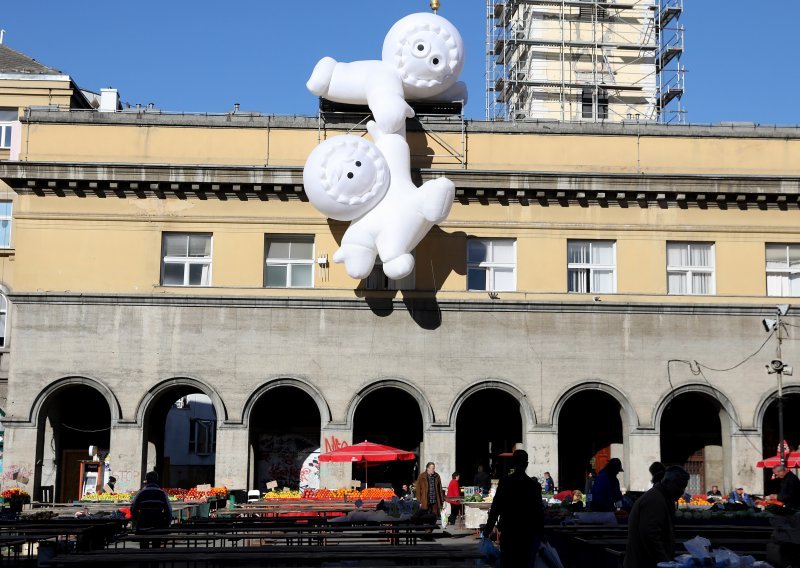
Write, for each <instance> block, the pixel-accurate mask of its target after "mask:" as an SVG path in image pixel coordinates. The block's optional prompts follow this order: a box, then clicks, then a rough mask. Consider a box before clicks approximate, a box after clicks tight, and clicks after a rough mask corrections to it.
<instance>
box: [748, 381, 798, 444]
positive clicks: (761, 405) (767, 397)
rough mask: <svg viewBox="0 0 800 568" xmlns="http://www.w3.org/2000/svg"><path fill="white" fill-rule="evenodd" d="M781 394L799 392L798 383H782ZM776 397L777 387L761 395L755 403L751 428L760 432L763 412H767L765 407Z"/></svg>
mask: <svg viewBox="0 0 800 568" xmlns="http://www.w3.org/2000/svg"><path fill="white" fill-rule="evenodd" d="M783 394H784V395H787V394H800V385H784V387H783ZM777 399H778V389H777V388H774V389H772V390H769V391H767V392H766V393H765V394H764V395H763V396H762V397H761V400H759V401H758V404H757V405H756V411H755V414H754V415H753V428H754V429H755V430H756V431H757V432H758V433H761V430H762V428H763V424H764V414H766V412H767V408H769V405H770V404H772V403H773V402H775V401H776V400H777Z"/></svg>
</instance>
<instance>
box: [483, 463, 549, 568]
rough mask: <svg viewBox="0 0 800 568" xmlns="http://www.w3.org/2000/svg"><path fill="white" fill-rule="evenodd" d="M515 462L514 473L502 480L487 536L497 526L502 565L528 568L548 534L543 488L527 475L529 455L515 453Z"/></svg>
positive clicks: (493, 503)
mask: <svg viewBox="0 0 800 568" xmlns="http://www.w3.org/2000/svg"><path fill="white" fill-rule="evenodd" d="M511 463H512V467H513V468H514V472H513V473H512V474H511V475H509V476H506V477H504V478H503V479H501V480H500V483H499V484H498V486H497V491H496V492H495V494H494V500H493V501H492V508H491V509H490V510H489V518H488V520H487V521H486V527H485V528H484V532H483V534H484V536H487V537H488V536H489V535H490V534H491V533H492V530H494V526H495V524H497V528H498V530H499V531H500V559H501V563H502V565H503V566H511V567H515V566H524V567H526V568H527V567H528V566H530V565H531V559H532V558H533V555H534V554H535V553H536V551H537V550H538V549H539V543H540V542H541V540H542V535H543V533H544V508H543V506H542V486H541V485H539V482H538V481H536V480H535V479H532V478H530V477H528V475H527V474H526V473H525V468H527V467H528V452H526V451H524V450H514V454H513V455H512V457H511ZM498 517H499V518H500V522H499V523H498V522H497V519H498Z"/></svg>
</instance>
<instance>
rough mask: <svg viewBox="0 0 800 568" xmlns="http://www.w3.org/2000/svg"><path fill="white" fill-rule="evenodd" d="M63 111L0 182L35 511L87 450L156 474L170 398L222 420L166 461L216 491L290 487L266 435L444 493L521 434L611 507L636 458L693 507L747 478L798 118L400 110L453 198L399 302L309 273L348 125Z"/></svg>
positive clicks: (760, 412) (788, 213) (339, 230)
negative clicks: (609, 488)
mask: <svg viewBox="0 0 800 568" xmlns="http://www.w3.org/2000/svg"><path fill="white" fill-rule="evenodd" d="M0 83H2V81H0ZM0 93H5V91H0ZM65 97H66V95H65ZM0 100H5V99H0ZM67 100H68V97H66V98H65V99H64V101H67ZM8 104H9V105H10V103H8ZM5 105H6V103H5V102H2V104H0V106H5ZM69 107H70V105H69V104H68V103H66V102H64V104H62V105H61V107H60V108H56V107H51V108H47V109H41V108H31V109H28V110H26V111H25V112H23V113H22V115H21V120H20V122H19V129H20V130H19V141H20V142H19V146H18V149H15V151H14V153H13V155H12V154H11V153H10V154H9V156H8V157H9V158H10V159H8V160H6V161H3V162H2V163H0V180H2V182H3V183H4V184H6V186H7V188H8V189H7V192H8V195H13V200H14V204H13V220H12V223H13V230H12V233H11V242H13V247H10V250H9V252H8V253H7V255H6V257H5V260H4V263H5V264H4V266H5V268H4V269H3V275H2V280H3V281H2V284H3V286H4V287H5V288H4V291H5V293H6V297H7V299H8V302H9V308H8V313H9V318H10V326H9V329H8V338H9V341H8V346H9V353H10V360H11V364H10V367H9V375H8V396H7V401H6V405H5V407H4V410H5V412H6V415H7V416H6V418H5V420H4V424H5V428H6V445H5V465H4V467H5V468H6V470H7V471H10V470H17V471H22V472H24V473H26V475H25V477H27V478H29V480H30V481H29V485H30V490H31V491H33V492H34V495H36V493H37V492H39V491H40V490H41V489H42V488H43V487H49V486H53V487H54V488H55V492H56V495H58V496H59V497H60V498H67V497H68V496H69V494H70V493H69V492H70V489H69V487H70V483H71V480H70V475H71V474H70V473H69V471H68V470H67V464H69V463H74V461H75V460H76V459H77V456H78V453H79V452H82V453H83V454H85V449H84V448H83V446H84V445H86V446H88V445H98V446H100V447H101V448H104V449H107V450H108V452H109V458H108V460H109V464H110V467H111V471H112V472H113V473H114V474H115V476H116V477H117V479H118V483H119V484H120V487H121V488H122V489H126V488H137V487H138V486H139V483H140V481H141V479H142V477H143V474H144V472H145V470H146V469H149V468H151V467H156V468H158V469H163V468H165V467H166V464H165V460H164V452H163V440H164V435H165V432H164V420H165V415H166V412H167V411H168V409H169V408H170V407H171V406H172V405H173V404H174V403H175V401H176V400H179V399H181V398H182V397H185V396H186V395H188V394H192V393H202V394H205V395H207V396H208V397H209V399H210V400H211V404H212V405H213V408H214V412H215V415H216V422H215V423H214V425H213V432H211V433H209V432H208V431H206V429H194V430H192V432H193V433H192V434H191V436H193V437H194V438H191V439H192V440H193V441H191V442H190V445H191V444H193V445H191V447H192V448H194V449H195V451H199V450H198V448H200V447H201V446H202V447H203V448H204V451H206V452H207V453H213V454H215V468H216V469H215V479H214V480H208V481H209V482H213V483H216V484H218V485H222V484H225V485H227V486H229V487H231V488H247V489H249V488H263V485H264V483H265V482H266V481H270V480H272V479H281V480H284V479H288V480H290V481H289V482H291V480H292V479H295V478H297V476H301V477H302V475H304V474H303V473H302V471H303V469H304V467H305V464H303V466H302V467H301V466H299V465H297V464H295V465H294V466H290V467H289V466H287V467H288V469H289V470H291V471H288V473H287V472H286V471H279V472H276V471H275V470H274V468H273V469H270V467H271V466H270V465H269V464H271V463H272V461H271V459H272V458H271V456H272V454H273V453H276V452H278V451H283V450H278V449H277V445H276V442H275V440H276V439H278V438H281V440H282V442H281V443H284V442H285V445H286V444H289V442H288V441H287V438H288V437H294V438H296V439H304V440H310V444H311V446H316V447H319V448H320V449H321V450H322V451H325V450H326V449H331V448H334V447H337V446H338V445H341V444H349V443H353V442H357V441H360V439H361V438H365V437H368V438H369V439H370V440H374V441H382V442H386V443H390V444H391V445H395V446H399V447H404V448H407V449H414V450H415V451H417V452H418V453H419V460H420V461H421V463H423V464H424V463H425V462H427V461H435V462H436V463H437V467H438V469H439V471H442V472H443V474H444V475H449V474H450V473H451V472H452V471H455V470H459V471H460V472H462V479H463V478H465V476H467V477H466V479H469V478H471V475H472V472H473V471H474V469H475V468H476V467H477V465H479V464H481V465H485V466H488V467H490V468H492V470H493V472H494V473H497V474H499V473H502V469H503V467H504V462H503V458H502V457H500V456H499V454H500V453H504V452H506V451H508V450H511V449H513V448H514V447H515V446H519V445H521V446H522V447H525V448H527V449H528V451H529V452H530V453H531V467H530V468H529V471H530V472H531V473H533V474H540V473H541V472H543V471H545V470H547V471H549V472H551V473H552V474H553V476H554V477H555V478H556V480H557V482H559V485H561V487H563V488H582V485H580V484H581V483H582V482H583V476H584V475H585V472H586V470H587V469H590V468H593V467H594V468H597V467H601V466H602V464H603V463H605V461H606V460H607V459H608V458H609V457H620V458H621V459H622V460H623V463H624V466H625V473H624V476H625V479H624V483H623V485H625V486H627V487H629V488H632V489H643V488H645V487H646V486H647V483H648V481H649V478H648V472H647V467H648V466H649V464H650V463H651V462H652V461H655V460H658V459H661V460H662V461H664V462H665V463H666V462H669V463H681V464H684V465H686V466H687V467H688V468H689V469H690V471H691V473H692V476H693V481H692V483H693V484H694V489H695V490H696V491H698V492H699V491H701V490H702V491H704V490H705V486H710V485H711V484H716V485H719V486H721V487H725V488H728V489H732V488H733V487H734V486H741V485H743V486H745V487H748V488H749V489H750V490H751V491H752V492H755V493H758V492H759V491H762V490H764V489H765V487H764V478H763V476H762V475H761V472H760V471H759V470H757V469H756V468H755V463H756V461H757V460H758V459H760V458H761V457H762V455H763V454H764V453H765V452H766V453H769V454H772V453H774V451H772V450H773V449H774V444H775V443H776V440H777V432H776V418H775V416H776V411H775V399H776V391H777V383H776V376H775V375H768V374H767V373H766V372H765V370H764V365H765V363H767V362H769V361H770V360H771V359H774V358H775V355H774V349H775V343H776V332H775V331H773V332H772V334H771V335H769V334H767V333H764V331H763V330H762V326H761V323H760V320H761V319H762V318H763V317H767V316H769V317H771V315H772V314H773V313H774V312H775V305H776V304H786V303H788V304H791V303H792V300H793V298H794V297H795V296H798V295H800V288H796V278H797V276H796V275H797V270H798V267H797V263H798V260H797V259H798V258H800V231H798V227H799V226H800V207H799V206H798V197H800V129H797V128H782V129H780V128H778V129H776V128H762V127H754V128H743V127H708V126H704V127H695V126H669V127H667V126H659V125H652V124H648V125H645V124H571V123H542V124H518V125H515V124H510V123H494V122H480V121H467V122H466V123H462V122H461V121H460V120H458V119H455V118H449V119H447V120H443V119H442V117H430V116H428V117H425V116H423V117H421V118H420V119H419V120H418V121H414V122H412V123H410V124H409V128H410V130H411V132H410V133H409V141H410V144H411V147H412V159H413V162H414V166H415V176H416V177H417V180H418V182H423V181H426V180H428V179H433V178H435V177H438V176H441V175H445V176H447V177H449V178H450V179H452V180H453V181H454V182H455V184H456V188H457V195H456V201H455V203H454V205H453V208H452V212H451V214H450V216H449V218H448V220H447V221H446V222H444V223H442V224H441V225H440V226H439V227H437V228H435V229H434V230H433V231H431V233H430V234H429V235H428V236H427V237H426V238H425V239H424V240H423V241H422V243H421V244H420V246H419V247H418V248H417V250H416V252H415V256H416V268H415V271H414V274H413V275H412V276H411V277H409V278H408V279H405V280H404V281H403V282H400V283H395V282H392V281H387V280H386V279H385V278H383V277H382V275H381V273H379V272H375V273H374V274H373V275H372V276H371V277H370V278H369V279H367V280H365V281H354V280H352V279H350V278H349V277H348V276H347V275H346V273H345V271H344V268H343V266H342V265H338V264H335V263H332V256H333V254H334V252H335V251H336V249H337V248H338V244H337V243H338V241H339V240H340V239H341V236H342V234H343V232H344V230H345V228H346V225H345V224H343V223H339V222H332V221H329V220H328V219H326V218H324V217H322V216H321V215H320V214H319V213H318V212H317V211H316V210H315V209H314V208H313V207H312V206H311V204H310V203H308V201H307V199H306V198H305V194H304V191H303V185H302V167H303V164H304V162H305V159H306V157H307V156H308V154H309V153H310V151H311V150H312V149H313V148H314V147H315V146H316V145H317V144H318V143H319V142H320V141H321V140H323V139H326V138H330V137H333V136H337V135H340V134H343V133H346V132H350V131H353V129H355V130H354V131H355V132H357V133H360V134H363V135H366V133H364V132H363V130H362V129H361V127H359V126H357V125H356V124H355V122H357V121H353V123H351V122H349V121H347V120H344V121H341V120H340V121H334V120H328V119H326V118H325V117H324V116H322V117H321V118H318V117H276V116H266V115H264V116H262V115H253V114H238V113H232V114H227V115H220V116H195V115H177V114H162V113H159V112H154V111H151V110H148V109H133V110H126V111H119V110H117V111H114V112H100V111H93V110H77V109H75V108H69ZM9 152H11V151H10V150H9ZM11 192H13V194H12V193H11ZM792 314H793V312H792V311H790V312H789V315H788V316H787V317H788V318H789V319H787V321H789V322H791V316H792ZM782 333H783V334H784V336H786V335H787V330H784V331H782ZM788 335H789V336H791V335H792V332H791V328H788ZM796 353H797V350H796V348H795V347H794V344H793V342H791V341H786V342H784V345H783V355H782V357H783V359H785V360H786V362H787V363H789V364H791V363H792V359H793V357H794V356H795V355H796ZM784 381H785V385H784V386H785V394H786V397H785V399H786V400H785V402H786V404H787V405H794V406H791V408H795V407H796V405H797V403H798V400H797V399H795V397H796V396H798V394H799V393H800V388H798V383H797V381H796V380H795V379H794V378H793V377H791V376H786V377H784ZM789 414H791V412H788V411H787V415H789ZM786 427H787V429H786V436H785V437H786V438H787V439H789V441H790V443H792V444H797V443H798V442H800V439H797V436H798V435H800V432H798V431H797V427H798V425H796V424H795V422H794V419H793V418H788V419H787V422H786ZM203 428H205V426H204V427H203ZM201 435H202V436H201ZM201 437H202V440H201ZM201 442H202V443H201ZM292 443H295V442H292ZM297 444H299V442H297V443H296V444H295V445H296V446H297ZM282 447H283V446H282ZM293 447H294V446H293ZM286 451H294V450H286ZM295 453H302V452H301V451H300V450H297V451H296V452H295ZM293 459H294V457H293V458H292V460H293ZM292 460H289V461H292ZM300 461H302V460H300ZM276 467H277V466H276ZM293 467H294V468H295V469H296V470H297V471H295V470H294V469H292V468H293ZM358 475H360V473H359V471H358V470H353V471H351V470H350V469H349V466H348V467H344V466H341V465H335V464H333V465H332V464H323V465H322V469H321V470H320V472H319V476H320V479H321V483H322V484H323V485H327V486H329V487H332V486H339V485H344V484H347V483H349V480H350V479H352V478H353V476H358ZM372 475H373V474H372V472H370V477H371V478H372ZM381 475H382V476H383V477H382V478H381ZM412 475H413V472H412V471H411V470H408V471H407V470H405V469H391V468H390V469H387V470H386V471H384V472H382V473H379V474H378V478H377V479H381V480H383V481H387V482H392V483H396V482H398V481H399V480H401V479H407V480H410V478H411V476H412ZM293 476H294V477H293ZM298 479H299V478H298ZM466 484H469V483H466Z"/></svg>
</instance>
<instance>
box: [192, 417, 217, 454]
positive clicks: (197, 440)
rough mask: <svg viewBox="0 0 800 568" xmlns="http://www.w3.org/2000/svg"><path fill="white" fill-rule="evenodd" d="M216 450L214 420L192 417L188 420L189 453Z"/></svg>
mask: <svg viewBox="0 0 800 568" xmlns="http://www.w3.org/2000/svg"><path fill="white" fill-rule="evenodd" d="M216 451H217V422H216V420H201V419H199V418H192V419H191V420H190V421H189V453H190V454H198V455H208V454H213V453H214V452H216Z"/></svg>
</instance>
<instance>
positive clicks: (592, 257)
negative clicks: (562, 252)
mask: <svg viewBox="0 0 800 568" xmlns="http://www.w3.org/2000/svg"><path fill="white" fill-rule="evenodd" d="M615 249H616V242H615V241H577V240H569V241H567V290H568V291H569V292H575V293H578V294H589V293H595V294H597V293H603V294H613V293H614V292H616V291H617V266H616V264H617V263H616V250H615Z"/></svg>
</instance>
